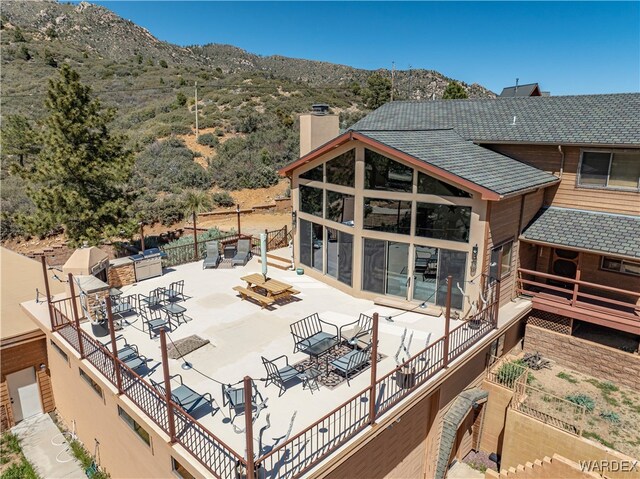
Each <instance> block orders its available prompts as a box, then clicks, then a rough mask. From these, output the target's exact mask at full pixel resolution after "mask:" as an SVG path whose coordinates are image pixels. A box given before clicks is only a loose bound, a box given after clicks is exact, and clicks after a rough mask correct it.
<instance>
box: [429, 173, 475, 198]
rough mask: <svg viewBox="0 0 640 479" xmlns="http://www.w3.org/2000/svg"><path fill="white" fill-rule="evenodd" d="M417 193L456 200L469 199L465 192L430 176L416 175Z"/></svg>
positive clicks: (469, 196)
mask: <svg viewBox="0 0 640 479" xmlns="http://www.w3.org/2000/svg"><path fill="white" fill-rule="evenodd" d="M418 193H421V194H423V195H438V196H455V197H458V198H471V195H470V194H469V193H467V192H466V191H463V190H461V189H460V188H456V187H455V186H453V185H450V184H448V183H445V182H444V181H440V180H438V179H436V178H434V177H432V176H429V175H425V174H424V173H418Z"/></svg>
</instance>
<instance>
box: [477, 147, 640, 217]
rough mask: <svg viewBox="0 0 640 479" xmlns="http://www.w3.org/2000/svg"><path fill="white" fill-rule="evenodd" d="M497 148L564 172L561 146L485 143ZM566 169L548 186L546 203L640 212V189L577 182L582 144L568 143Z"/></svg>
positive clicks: (532, 163)
mask: <svg viewBox="0 0 640 479" xmlns="http://www.w3.org/2000/svg"><path fill="white" fill-rule="evenodd" d="M484 146H486V147H488V148H491V149H492V150H493V151H496V152H498V153H501V154H503V155H506V156H509V157H511V158H515V159H516V160H519V161H522V162H523V163H526V164H528V165H531V166H535V167H536V168H539V169H541V170H544V171H547V172H549V173H552V174H554V175H556V176H559V175H560V164H561V161H562V155H561V154H560V152H559V151H558V147H557V146H550V145H549V146H547V145H484ZM562 150H563V152H564V170H563V173H562V180H561V182H560V184H559V185H556V186H553V187H551V188H548V189H547V190H546V191H547V194H546V196H545V204H546V205H551V206H561V207H564V208H576V209H583V210H594V211H604V212H607V213H619V214H630V215H640V193H638V192H634V191H616V190H611V189H604V188H602V189H595V188H581V187H579V186H577V173H578V165H579V163H580V152H581V148H580V147H577V146H565V147H563V148H562Z"/></svg>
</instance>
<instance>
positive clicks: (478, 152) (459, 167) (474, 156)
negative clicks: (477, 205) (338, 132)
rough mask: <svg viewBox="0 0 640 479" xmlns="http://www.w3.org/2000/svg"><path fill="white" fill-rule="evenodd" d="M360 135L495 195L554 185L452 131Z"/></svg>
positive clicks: (536, 171)
mask: <svg viewBox="0 0 640 479" xmlns="http://www.w3.org/2000/svg"><path fill="white" fill-rule="evenodd" d="M362 134H363V135H365V136H367V137H368V138H371V139H372V140H375V141H377V142H379V143H382V144H385V145H387V146H390V147H391V148H394V149H396V150H399V151H401V152H404V153H406V154H408V155H411V156H413V157H414V158H416V159H418V160H420V161H422V162H424V163H427V164H430V165H433V166H436V167H438V168H441V169H443V170H446V171H448V172H450V173H453V174H454V175H456V176H458V177H460V178H463V179H465V180H468V181H471V182H472V183H475V184H477V185H480V186H482V187H483V188H487V189H489V190H491V191H494V192H496V193H498V194H499V195H508V194H510V193H514V192H516V191H520V190H523V189H528V188H535V187H538V186H543V185H547V184H550V183H553V182H556V181H558V178H557V177H555V176H554V175H551V174H549V173H546V172H544V171H541V170H539V169H537V168H534V167H532V166H528V165H525V164H524V163H521V162H519V161H516V160H514V159H512V158H509V157H506V156H504V155H501V154H499V153H496V152H494V151H491V150H488V149H486V148H483V147H481V146H478V145H476V144H474V143H473V142H471V141H466V140H463V139H462V138H461V137H460V135H458V134H457V133H456V132H455V131H453V130H432V131H367V132H363V133H362Z"/></svg>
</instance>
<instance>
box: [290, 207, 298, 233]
mask: <svg viewBox="0 0 640 479" xmlns="http://www.w3.org/2000/svg"><path fill="white" fill-rule="evenodd" d="M297 219H298V213H297V212H296V210H291V229H293V230H295V229H296V225H297Z"/></svg>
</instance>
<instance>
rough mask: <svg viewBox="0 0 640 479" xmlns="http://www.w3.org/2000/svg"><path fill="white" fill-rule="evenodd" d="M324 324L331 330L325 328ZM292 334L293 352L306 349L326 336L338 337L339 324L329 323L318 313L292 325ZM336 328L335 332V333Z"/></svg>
mask: <svg viewBox="0 0 640 479" xmlns="http://www.w3.org/2000/svg"><path fill="white" fill-rule="evenodd" d="M323 326H325V327H326V329H329V330H330V331H331V332H326V331H324V330H323ZM290 328H291V335H292V336H293V343H294V346H293V352H294V353H296V352H298V351H304V350H305V349H307V348H309V347H311V346H313V345H314V344H316V343H318V342H320V341H322V340H323V339H326V338H333V339H335V340H337V338H338V326H336V325H335V324H331V323H328V322H326V321H323V320H322V319H320V316H318V313H314V314H312V315H311V316H307V317H306V318H304V319H301V320H300V321H296V322H295V323H293V324H291V325H290ZM334 330H335V333H334Z"/></svg>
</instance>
